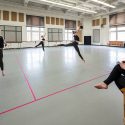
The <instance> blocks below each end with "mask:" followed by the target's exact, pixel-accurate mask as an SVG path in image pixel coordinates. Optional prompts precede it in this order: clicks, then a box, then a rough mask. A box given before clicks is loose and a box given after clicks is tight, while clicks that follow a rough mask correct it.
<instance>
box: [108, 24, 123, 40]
mask: <svg viewBox="0 0 125 125" xmlns="http://www.w3.org/2000/svg"><path fill="white" fill-rule="evenodd" d="M109 31H110V40H111V41H114V40H117V41H125V25H120V26H114V27H111V28H110V30H109Z"/></svg>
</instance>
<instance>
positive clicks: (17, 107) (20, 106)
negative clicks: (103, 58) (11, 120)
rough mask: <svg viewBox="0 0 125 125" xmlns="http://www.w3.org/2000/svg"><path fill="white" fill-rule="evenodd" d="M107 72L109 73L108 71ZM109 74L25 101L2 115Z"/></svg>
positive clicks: (1, 113)
mask: <svg viewBox="0 0 125 125" xmlns="http://www.w3.org/2000/svg"><path fill="white" fill-rule="evenodd" d="M107 74H109V73H107ZM107 74H103V75H100V76H97V77H94V78H92V79H90V80H87V81H84V82H82V83H79V84H76V85H73V86H70V87H68V88H65V89H62V90H59V91H57V92H54V93H51V94H48V95H46V96H43V97H41V98H38V99H36V100H34V101H31V102H28V103H25V104H22V105H19V106H16V107H13V108H11V109H8V110H5V111H3V112H0V115H3V114H5V113H9V112H11V111H14V110H16V109H20V108H22V107H24V106H27V105H30V104H33V103H35V102H37V101H40V100H43V99H46V98H48V97H51V96H53V95H56V94H59V93H62V92H64V91H67V90H69V89H72V88H75V87H78V86H80V85H83V84H85V83H88V82H90V81H93V80H96V79H98V78H101V77H103V76H106V75H107Z"/></svg>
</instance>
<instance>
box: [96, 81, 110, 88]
mask: <svg viewBox="0 0 125 125" xmlns="http://www.w3.org/2000/svg"><path fill="white" fill-rule="evenodd" d="M94 87H95V88H97V89H108V86H107V85H106V84H105V83H104V82H102V83H99V84H97V85H95V86H94Z"/></svg>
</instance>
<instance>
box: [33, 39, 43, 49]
mask: <svg viewBox="0 0 125 125" xmlns="http://www.w3.org/2000/svg"><path fill="white" fill-rule="evenodd" d="M40 45H42V48H43V51H44V42H43V41H40V43H39V44H38V45H36V46H35V47H38V46H40Z"/></svg>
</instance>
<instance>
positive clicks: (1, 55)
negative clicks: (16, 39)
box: [0, 35, 6, 76]
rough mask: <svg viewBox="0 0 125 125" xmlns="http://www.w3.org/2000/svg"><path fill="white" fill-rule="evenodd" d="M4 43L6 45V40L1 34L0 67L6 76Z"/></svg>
mask: <svg viewBox="0 0 125 125" xmlns="http://www.w3.org/2000/svg"><path fill="white" fill-rule="evenodd" d="M4 44H5V46H6V43H5V42H4V39H3V37H2V36H1V35H0V68H1V71H2V76H4V75H5V74H4V64H3V48H4Z"/></svg>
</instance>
